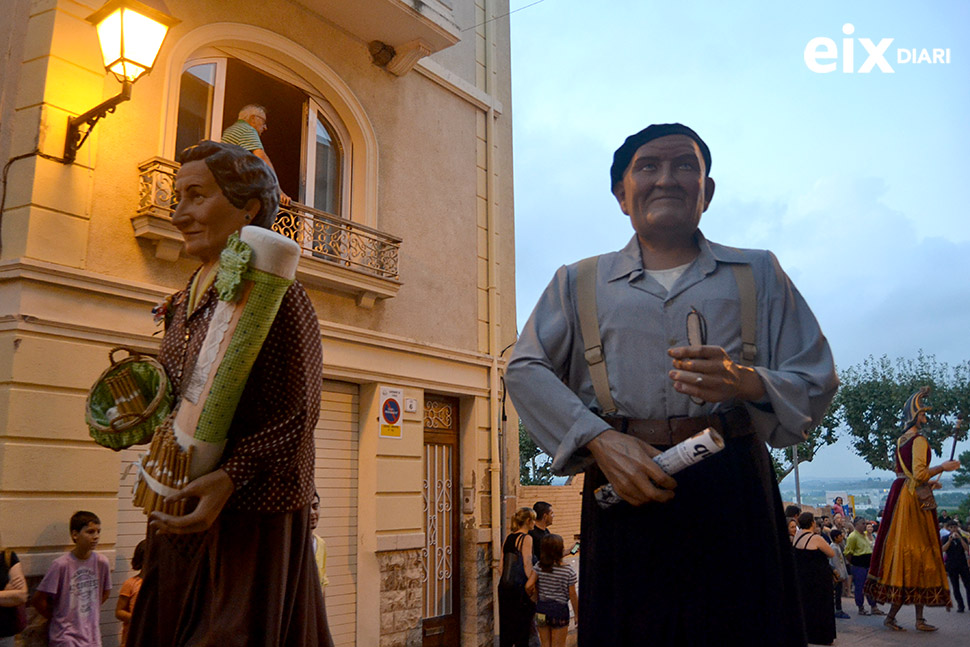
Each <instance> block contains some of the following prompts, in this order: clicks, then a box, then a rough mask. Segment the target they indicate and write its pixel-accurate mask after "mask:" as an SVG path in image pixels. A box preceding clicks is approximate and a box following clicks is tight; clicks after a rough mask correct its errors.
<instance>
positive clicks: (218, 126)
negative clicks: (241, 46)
mask: <svg viewBox="0 0 970 647" xmlns="http://www.w3.org/2000/svg"><path fill="white" fill-rule="evenodd" d="M210 63H215V65H216V78H215V85H214V87H215V91H214V92H213V93H212V122H211V123H210V124H209V139H211V140H212V141H214V142H217V141H220V140H221V139H222V131H223V127H222V113H223V111H224V110H225V100H226V57H225V56H205V57H201V58H193V59H191V60H189V61H186V63H185V65H184V66H183V67H182V74H185V73H186V72H188V71H189V69H190V68H193V67H196V66H198V65H208V64H210ZM179 101H181V97H179ZM178 153H179V151H175V154H176V155H178Z"/></svg>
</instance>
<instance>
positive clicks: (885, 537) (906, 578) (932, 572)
mask: <svg viewBox="0 0 970 647" xmlns="http://www.w3.org/2000/svg"><path fill="white" fill-rule="evenodd" d="M896 444H897V449H896V476H897V478H896V480H895V481H894V482H893V486H892V489H890V491H889V498H888V499H886V509H885V512H884V513H883V517H882V523H881V524H880V525H879V534H878V536H877V537H876V545H875V548H874V549H873V551H872V562H871V564H870V566H869V577H868V579H867V580H866V586H865V591H866V594H867V595H870V596H872V598H873V599H874V600H876V601H877V602H887V603H890V604H919V605H925V606H930V607H942V606H947V605H948V604H949V603H950V588H949V585H948V583H947V578H946V571H945V570H944V568H943V551H942V550H941V548H940V535H939V531H938V530H937V527H936V516H935V514H934V511H933V510H924V509H923V508H922V507H921V506H920V502H919V499H917V498H916V494H915V489H916V486H917V485H923V484H925V483H927V482H928V481H929V479H930V475H929V471H928V469H929V464H930V446H929V443H928V442H926V438H924V437H923V436H921V435H919V433H916V432H915V431H912V430H910V431H907V432H906V433H904V434H903V435H902V436H900V437H899V440H898V441H897V442H896Z"/></svg>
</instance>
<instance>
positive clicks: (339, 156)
mask: <svg viewBox="0 0 970 647" xmlns="http://www.w3.org/2000/svg"><path fill="white" fill-rule="evenodd" d="M248 104H258V105H261V106H264V107H265V108H266V117H267V128H266V130H265V131H264V132H263V133H262V135H261V137H260V139H261V141H262V144H263V150H264V151H265V152H266V154H267V155H268V156H269V158H270V160H271V161H272V163H273V167H274V168H275V169H276V174H277V177H278V179H279V183H280V188H281V189H282V190H283V192H284V193H286V194H287V195H289V196H290V197H291V198H293V199H294V200H296V201H297V202H299V203H301V204H303V205H306V206H308V207H311V208H312V209H316V210H318V211H322V212H324V213H326V214H329V215H331V216H337V217H339V218H348V219H349V212H348V202H349V195H350V186H349V183H348V182H347V181H346V178H347V177H349V173H347V172H346V171H345V169H347V168H349V165H350V155H351V154H352V146H351V145H350V137H349V135H348V133H347V130H346V128H345V127H344V126H343V124H342V123H341V121H340V119H339V117H338V116H337V113H336V111H335V110H334V109H333V107H332V106H331V105H330V104H329V102H327V100H326V98H325V97H321V96H316V95H315V94H313V93H311V92H310V91H308V89H306V88H304V87H298V86H297V85H294V84H292V83H289V82H287V81H286V80H283V79H280V78H278V77H276V76H275V75H273V74H270V73H268V72H267V71H266V70H263V69H261V68H260V67H257V66H256V65H253V64H250V62H244V61H242V60H240V59H237V58H234V57H231V56H205V57H194V58H192V59H190V60H189V61H188V62H187V63H186V64H185V65H184V67H183V72H182V76H181V79H180V83H179V99H178V124H177V131H176V136H175V150H174V151H172V155H173V157H175V156H177V155H178V152H179V151H181V150H182V149H184V148H185V147H187V146H191V145H193V144H195V143H197V142H198V141H200V140H202V139H212V140H214V141H219V140H220V139H221V138H222V132H223V130H225V128H226V127H228V126H230V125H231V124H233V123H235V122H236V120H237V118H238V115H239V111H240V109H241V108H243V106H246V105H248Z"/></svg>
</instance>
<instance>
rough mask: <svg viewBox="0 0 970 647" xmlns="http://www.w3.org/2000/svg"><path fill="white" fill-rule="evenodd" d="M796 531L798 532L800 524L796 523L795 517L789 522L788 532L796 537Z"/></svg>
mask: <svg viewBox="0 0 970 647" xmlns="http://www.w3.org/2000/svg"><path fill="white" fill-rule="evenodd" d="M796 532H798V524H797V523H795V520H794V519H791V520H789V522H788V534H789V535H791V536H792V537H794V536H795V533H796Z"/></svg>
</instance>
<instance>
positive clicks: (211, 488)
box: [129, 142, 332, 647]
mask: <svg viewBox="0 0 970 647" xmlns="http://www.w3.org/2000/svg"><path fill="white" fill-rule="evenodd" d="M179 161H180V162H181V164H182V166H181V168H180V169H179V172H178V175H177V176H176V180H175V189H176V194H177V195H176V197H177V200H178V206H177V207H176V210H175V214H174V215H173V218H172V222H173V224H174V225H175V226H176V227H177V228H178V229H179V231H180V232H181V233H182V236H183V238H184V239H185V251H186V253H187V254H188V255H189V256H191V257H193V258H196V259H198V260H199V261H201V263H202V266H201V267H200V268H199V269H198V270H197V271H196V272H195V274H193V276H192V278H191V280H190V281H189V284H188V286H187V287H186V289H185V290H183V291H181V292H179V293H177V294H175V295H174V296H173V297H172V298H170V299H169V300H168V301H167V303H166V307H165V312H164V318H165V321H166V331H165V337H164V339H163V341H162V349H161V354H160V357H159V360H160V361H161V363H162V365H163V366H164V367H165V370H166V372H167V374H168V376H169V378H170V380H171V382H172V387H173V390H174V392H175V395H176V397H180V396H181V394H182V392H183V390H184V388H185V387H186V385H187V382H188V380H189V378H190V375H191V372H192V369H193V367H194V366H195V364H196V359H197V356H198V354H199V350H200V347H201V345H202V343H203V341H204V339H205V337H206V333H207V330H208V327H209V322H210V321H211V319H212V316H213V313H214V311H215V309H216V305H217V301H218V299H217V296H216V289H215V287H214V286H213V283H214V280H215V277H216V274H217V271H218V267H219V261H220V253H221V252H222V250H223V248H224V247H225V246H226V243H227V241H228V240H229V237H230V236H231V235H232V234H233V233H235V232H238V231H239V230H240V229H241V228H242V227H243V226H245V225H256V226H260V227H265V228H269V227H271V226H272V223H273V219H274V218H275V215H276V210H277V206H278V205H277V196H278V195H279V187H278V185H277V182H276V178H275V176H274V175H273V173H272V171H271V170H270V169H269V168H268V167H267V166H266V165H265V164H264V163H263V162H262V161H260V160H259V159H258V158H256V157H254V156H253V155H251V154H249V153H248V152H246V151H245V150H243V149H241V148H239V147H236V146H231V145H227V144H217V143H214V142H202V143H201V144H199V145H197V146H193V147H191V148H188V149H186V150H185V151H183V152H182V154H181V156H180V160H179ZM322 364H323V361H322V352H321V346H320V333H319V326H318V323H317V317H316V314H315V313H314V311H313V307H312V305H311V303H310V300H309V298H308V297H307V294H306V292H305V291H304V289H303V287H302V286H301V285H300V284H299V283H298V282H297V283H294V284H293V285H292V286H290V288H289V289H288V290H287V292H286V294H285V296H284V297H283V301H282V304H281V305H280V308H279V311H278V313H277V314H276V317H275V319H274V320H273V323H272V326H271V328H270V331H269V334H268V336H267V337H266V340H265V342H264V343H263V345H262V347H261V349H260V351H259V354H258V355H257V357H256V360H255V363H254V364H253V367H252V370H251V372H250V373H249V376H248V379H247V381H246V384H245V388H244V391H243V394H242V397H241V398H240V401H239V406H238V408H237V409H236V411H235V415H234V416H233V418H232V423H231V425H230V428H229V432H228V438H227V442H226V446H225V450H224V453H223V455H222V458H221V459H220V461H219V464H218V465H217V468H216V469H215V470H214V471H212V472H209V473H208V474H205V475H203V476H200V477H198V478H196V479H195V480H194V481H191V482H190V483H188V485H187V486H185V487H184V488H183V489H182V490H181V491H180V492H179V493H177V494H175V495H173V496H170V497H169V498H168V500H169V502H173V501H186V502H187V503H188V504H189V507H188V510H189V512H188V514H185V515H183V516H175V515H169V514H163V513H161V512H153V513H152V515H151V517H150V523H149V531H148V542H149V543H148V557H147V559H146V563H145V571H144V584H143V585H142V589H141V592H140V593H139V597H138V603H137V606H136V608H135V611H134V616H133V619H132V625H131V630H130V634H129V636H130V637H129V642H131V643H132V644H137V645H158V646H160V647H161V646H164V647H168V646H170V645H172V646H174V645H178V646H179V647H182V646H188V645H219V646H220V647H229V646H234V645H240V646H241V645H247V646H249V645H265V646H266V647H269V646H271V645H272V646H276V645H280V646H284V645H285V646H293V647H300V646H302V645H331V644H332V641H331V638H330V633H329V630H328V628H327V621H326V611H325V608H324V601H323V597H322V595H321V592H320V585H319V582H318V579H317V574H316V567H315V565H314V559H313V553H312V550H311V547H310V504H311V501H312V499H313V492H314V484H313V461H314V448H313V428H314V425H315V424H316V422H317V418H318V416H319V412H320V391H321V386H322Z"/></svg>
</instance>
